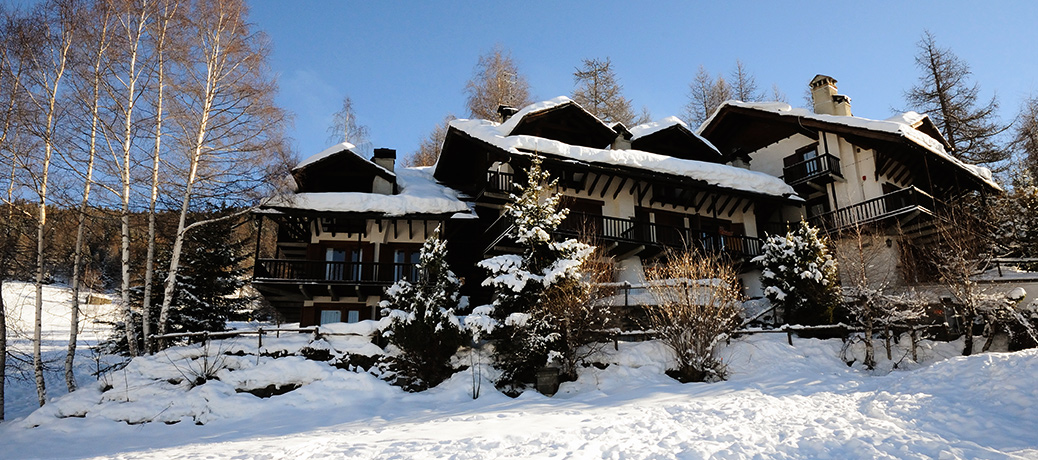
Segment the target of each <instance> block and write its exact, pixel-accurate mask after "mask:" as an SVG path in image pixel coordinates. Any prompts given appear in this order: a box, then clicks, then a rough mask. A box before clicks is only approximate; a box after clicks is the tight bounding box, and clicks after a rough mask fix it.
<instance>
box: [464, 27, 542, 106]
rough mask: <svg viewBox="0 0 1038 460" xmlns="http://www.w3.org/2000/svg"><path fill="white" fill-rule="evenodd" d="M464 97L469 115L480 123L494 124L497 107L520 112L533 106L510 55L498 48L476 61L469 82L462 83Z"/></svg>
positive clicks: (516, 65) (527, 88) (520, 73)
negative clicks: (505, 106) (491, 121)
mask: <svg viewBox="0 0 1038 460" xmlns="http://www.w3.org/2000/svg"><path fill="white" fill-rule="evenodd" d="M465 93H466V94H468V99H467V100H466V102H465V107H466V108H468V110H469V115H471V116H472V118H480V119H483V120H497V119H498V113H497V108H498V107H499V106H502V105H507V106H511V107H516V108H519V107H524V106H526V105H529V104H530V103H531V102H532V101H531V100H530V84H529V83H528V82H527V81H526V77H525V76H524V75H523V74H522V72H520V71H519V65H518V64H517V63H516V62H515V59H513V58H512V53H511V52H509V51H508V50H506V49H505V48H504V47H502V46H501V45H496V46H494V48H493V49H491V50H490V51H488V52H487V53H486V54H484V55H482V56H480V57H479V61H478V62H477V63H476V68H475V69H474V71H473V75H472V78H471V79H470V80H469V81H468V82H467V83H465Z"/></svg>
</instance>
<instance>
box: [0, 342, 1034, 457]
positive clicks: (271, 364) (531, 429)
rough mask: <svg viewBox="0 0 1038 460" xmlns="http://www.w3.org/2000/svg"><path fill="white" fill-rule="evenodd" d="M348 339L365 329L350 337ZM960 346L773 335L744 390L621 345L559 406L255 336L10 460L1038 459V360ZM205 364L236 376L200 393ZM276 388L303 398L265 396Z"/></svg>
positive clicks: (184, 353)
mask: <svg viewBox="0 0 1038 460" xmlns="http://www.w3.org/2000/svg"><path fill="white" fill-rule="evenodd" d="M367 326H370V323H369V324H368V325H367ZM361 327H364V326H361ZM333 330H334V328H333ZM348 330H350V331H354V332H363V331H360V330H358V329H356V326H345V325H343V326H341V328H340V332H346V331H348ZM858 346H859V347H860V344H858ZM960 346H961V343H931V342H923V344H922V346H921V348H920V361H922V362H923V363H924V364H916V363H912V362H911V361H910V359H907V358H905V359H903V360H901V358H902V357H903V356H905V354H906V352H905V351H904V350H898V351H897V353H898V354H897V355H896V356H895V357H896V359H897V360H901V366H900V367H901V368H902V369H905V370H890V369H889V367H891V366H890V364H891V363H890V362H884V365H885V367H886V369H885V370H883V371H875V372H869V371H865V370H863V369H861V368H860V367H857V366H847V365H846V364H845V363H844V362H843V361H842V360H841V359H840V355H841V349H842V347H843V342H841V341H840V340H826V341H823V340H816V339H795V340H794V346H789V345H788V344H786V342H785V336H784V335H782V334H762V335H757V336H752V337H744V338H740V339H737V340H733V341H732V343H731V344H730V345H728V346H727V347H725V348H724V350H723V356H724V358H725V362H726V363H727V364H728V366H729V369H730V370H731V379H730V380H729V381H726V382H717V383H708V384H680V383H678V382H676V381H674V380H672V379H670V378H669V377H667V376H665V375H664V374H663V371H664V370H665V368H666V367H668V365H670V359H671V358H670V356H671V355H670V352H669V351H668V350H667V349H666V348H665V347H664V346H662V345H661V344H660V343H658V342H652V341H650V342H641V343H620V347H619V348H620V349H619V350H618V351H617V350H613V349H612V347H607V348H606V349H605V350H603V352H602V353H600V355H599V356H597V357H596V361H598V362H600V363H602V364H608V366H606V367H605V368H604V369H599V368H598V367H594V366H592V367H587V368H585V369H583V370H582V372H581V373H580V377H579V379H578V380H577V381H576V382H569V383H565V384H563V385H562V387H561V388H560V391H559V393H558V394H557V395H555V396H554V397H551V398H549V397H545V396H542V395H540V394H537V393H536V392H533V391H528V392H526V393H524V394H523V395H522V396H520V397H518V398H515V399H512V398H509V397H507V396H504V395H502V394H501V393H499V392H497V391H496V390H495V389H494V388H493V384H492V383H491V382H490V379H491V378H492V377H493V376H494V375H495V374H494V371H493V370H492V369H491V368H489V367H488V366H486V365H485V364H480V363H481V362H485V360H486V358H485V357H484V358H482V359H480V357H478V356H467V355H466V356H460V357H459V358H460V359H459V364H466V365H469V364H475V365H474V366H473V367H470V369H469V370H466V371H463V372H460V373H458V374H456V375H455V376H454V377H453V378H452V379H450V380H448V381H447V382H444V383H443V384H441V385H440V386H439V387H436V388H433V389H431V390H429V391H426V392H423V393H415V394H411V393H406V392H403V391H401V390H400V389H398V388H396V387H392V386H390V385H388V384H386V383H385V382H383V381H381V380H379V379H377V378H375V377H374V376H371V375H369V374H366V373H363V372H353V371H350V370H348V369H338V368H336V367H333V366H331V365H330V364H329V362H320V361H313V360H307V359H305V358H303V357H301V356H291V355H292V354H294V353H297V352H298V351H299V350H300V349H302V348H304V347H310V348H311V349H325V350H328V351H330V352H331V354H333V355H339V354H342V353H346V352H349V353H352V354H355V355H371V354H376V353H379V352H380V350H379V349H378V347H375V346H374V345H371V344H370V343H369V342H367V341H366V340H363V339H362V338H360V337H349V336H330V337H328V338H327V340H326V341H325V340H322V341H319V342H316V343H311V342H310V337H309V336H308V335H305V334H284V335H282V337H281V338H280V339H274V338H270V340H267V339H265V340H264V348H263V350H262V351H263V352H264V354H265V355H267V356H259V357H257V355H256V352H257V351H258V350H257V347H256V340H255V338H254V337H249V338H247V339H246V338H242V339H234V340H226V341H214V342H213V343H212V345H211V346H210V347H208V348H203V347H198V346H195V347H178V348H173V349H170V350H168V351H167V352H164V353H160V354H158V355H155V356H151V357H145V358H140V359H135V360H134V361H133V362H132V363H131V364H130V365H129V366H127V368H126V369H125V370H124V371H121V372H117V373H115V374H111V375H109V376H108V377H107V378H105V379H104V380H102V381H101V382H97V383H93V384H86V385H84V387H83V388H82V389H81V390H79V391H76V392H75V393H73V394H70V395H66V396H62V397H59V398H56V399H54V400H52V401H51V402H49V403H48V404H47V405H46V406H44V407H43V408H42V409H40V410H38V411H36V412H34V413H32V414H30V415H27V416H25V417H19V418H17V419H15V420H10V421H8V422H4V423H3V424H0V446H2V448H0V449H2V451H0V456H2V457H4V458H94V457H99V458H183V459H190V458H292V459H296V458H452V459H483V458H486V459H489V458H545V457H556V458H618V459H619V458H624V459H641V458H653V459H666V458H682V459H683V458H963V459H966V458H1038V435H1036V433H1038V414H1036V410H1038V385H1035V383H1034V382H1035V381H1036V379H1038V351H1035V350H1028V351H1022V352H1016V353H986V354H980V355H976V356H971V357H957V356H954V355H955V354H956V352H957V351H958V350H959V347H960ZM286 353H287V354H289V355H290V356H284V357H275V356H281V355H285V354H286ZM857 353H859V350H857V349H856V348H855V349H851V350H850V354H851V355H855V354H857ZM203 357H204V358H203ZM203 363H208V364H205V365H206V366H209V367H210V368H213V367H215V368H218V369H215V370H214V373H215V375H216V376H217V377H218V380H210V381H208V382H206V383H204V384H201V385H197V386H194V387H193V388H192V387H190V384H189V383H188V381H189V380H191V379H190V378H189V377H191V376H193V375H196V374H197V373H198V372H200V371H201V370H202V368H201V367H199V366H202V365H203ZM474 370H475V371H477V372H474ZM81 377H82V376H81ZM474 381H475V382H477V383H479V384H481V386H482V388H481V395H480V397H479V398H478V399H475V400H474V399H472V391H473V382H474ZM30 384H31V382H30ZM269 385H274V386H275V387H283V388H284V387H287V386H297V385H298V386H299V387H298V388H297V389H295V390H294V391H289V392H287V393H284V394H281V395H276V396H272V397H269V398H260V397H257V396H254V395H253V394H251V393H249V392H248V390H250V389H251V390H255V389H261V388H265V387H267V386H269ZM8 388H9V389H10V388H11V383H10V382H9V386H8ZM34 397H35V396H34V395H33V398H34ZM149 420H150V422H147V423H140V422H145V421H149ZM41 440H45V442H41Z"/></svg>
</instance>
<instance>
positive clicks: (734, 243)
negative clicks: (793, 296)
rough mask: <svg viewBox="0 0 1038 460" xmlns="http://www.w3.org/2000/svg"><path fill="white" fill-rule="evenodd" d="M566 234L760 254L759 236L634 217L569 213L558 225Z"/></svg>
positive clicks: (741, 253) (676, 246)
mask: <svg viewBox="0 0 1038 460" xmlns="http://www.w3.org/2000/svg"><path fill="white" fill-rule="evenodd" d="M558 233H560V234H562V235H564V236H570V237H575V236H592V237H594V238H597V239H601V240H606V241H622V242H629V243H648V244H653V245H661V246H667V247H672V248H685V247H690V248H697V249H700V250H705V251H707V252H727V253H731V254H738V255H744V256H757V255H760V254H761V245H762V242H761V240H760V238H756V237H752V236H744V235H722V234H719V233H713V232H704V231H700V230H695V229H689V228H684V227H677V226H671V225H663V224H656V223H653V222H645V221H639V220H634V219H623V218H619V217H609V216H599V215H593V214H584V213H570V215H569V216H567V217H566V220H564V221H563V222H562V225H560V226H559V229H558Z"/></svg>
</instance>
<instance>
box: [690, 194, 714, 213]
mask: <svg viewBox="0 0 1038 460" xmlns="http://www.w3.org/2000/svg"><path fill="white" fill-rule="evenodd" d="M707 198H710V194H709V193H707V192H704V193H703V199H701V200H699V203H696V208H695V209H693V210H692V212H696V213H698V212H699V208H701V207H703V203H706V199H707Z"/></svg>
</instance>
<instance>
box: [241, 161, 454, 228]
mask: <svg viewBox="0 0 1038 460" xmlns="http://www.w3.org/2000/svg"><path fill="white" fill-rule="evenodd" d="M397 177H398V178H399V185H400V192H399V193H397V194H394V195H383V194H379V193H367V192H299V193H291V194H285V195H280V196H276V197H273V198H271V199H270V200H268V201H267V202H266V203H264V204H263V205H262V206H261V209H267V210H273V211H275V212H278V211H281V212H292V211H313V212H328V213H345V214H377V215H384V216H389V217H396V216H428V215H446V214H456V213H462V214H469V213H470V212H471V209H470V208H469V206H468V205H467V204H466V203H464V202H463V201H461V200H459V199H458V197H457V193H456V192H455V191H454V190H451V189H450V188H447V187H444V186H442V185H440V184H437V183H436V181H435V180H434V179H433V178H432V170H431V168H430V167H419V168H402V169H401V170H400V171H399V174H398V175H397Z"/></svg>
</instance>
